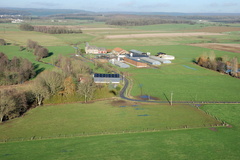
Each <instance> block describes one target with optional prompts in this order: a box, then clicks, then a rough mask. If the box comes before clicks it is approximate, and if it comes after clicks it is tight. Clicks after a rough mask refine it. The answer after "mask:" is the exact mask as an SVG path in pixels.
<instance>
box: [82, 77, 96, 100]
mask: <svg viewBox="0 0 240 160" xmlns="http://www.w3.org/2000/svg"><path fill="white" fill-rule="evenodd" d="M94 91H95V84H94V82H93V80H92V79H91V78H89V79H88V80H87V81H85V82H84V83H80V84H79V85H78V93H79V94H80V95H82V96H83V97H84V102H85V103H86V102H87V101H89V100H91V99H92V98H93V93H94Z"/></svg>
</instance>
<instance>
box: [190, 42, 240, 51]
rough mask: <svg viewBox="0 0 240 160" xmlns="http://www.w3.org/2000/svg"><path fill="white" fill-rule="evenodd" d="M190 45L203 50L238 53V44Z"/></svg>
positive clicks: (239, 48)
mask: <svg viewBox="0 0 240 160" xmlns="http://www.w3.org/2000/svg"><path fill="white" fill-rule="evenodd" d="M190 45H191V46H197V47H203V48H210V49H216V50H221V51H228V52H234V53H240V44H224V43H202V44H190Z"/></svg>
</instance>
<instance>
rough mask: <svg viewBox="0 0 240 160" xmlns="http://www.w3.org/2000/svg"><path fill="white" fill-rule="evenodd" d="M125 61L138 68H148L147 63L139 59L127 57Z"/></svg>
mask: <svg viewBox="0 0 240 160" xmlns="http://www.w3.org/2000/svg"><path fill="white" fill-rule="evenodd" d="M124 61H125V62H127V63H130V64H132V65H134V66H136V67H139V68H140V67H148V65H147V64H146V63H143V62H141V61H139V60H138V59H137V58H133V57H125V58H124Z"/></svg>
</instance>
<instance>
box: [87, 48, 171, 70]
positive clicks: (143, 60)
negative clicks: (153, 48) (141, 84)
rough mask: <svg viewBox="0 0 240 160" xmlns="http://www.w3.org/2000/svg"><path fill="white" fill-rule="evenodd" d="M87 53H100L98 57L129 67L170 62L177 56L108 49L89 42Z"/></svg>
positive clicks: (122, 66)
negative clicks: (91, 44)
mask: <svg viewBox="0 0 240 160" xmlns="http://www.w3.org/2000/svg"><path fill="white" fill-rule="evenodd" d="M85 52H86V54H95V55H98V58H105V59H107V60H108V61H109V62H110V63H112V64H114V65H116V66H118V67H121V68H129V67H130V65H132V66H135V67H138V68H140V67H149V66H151V65H154V66H159V65H161V64H169V63H171V60H174V59H175V57H174V56H171V55H167V54H166V53H162V52H159V53H157V55H156V56H151V53H149V52H147V53H144V52H141V51H138V50H134V49H132V50H130V51H127V50H124V49H122V48H118V47H117V48H114V49H113V50H107V49H105V48H100V47H96V46H90V45H89V44H88V43H87V44H86V47H85Z"/></svg>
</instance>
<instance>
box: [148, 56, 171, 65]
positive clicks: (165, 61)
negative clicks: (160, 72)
mask: <svg viewBox="0 0 240 160" xmlns="http://www.w3.org/2000/svg"><path fill="white" fill-rule="evenodd" d="M149 58H151V59H154V60H156V61H159V62H161V63H164V64H169V63H172V62H171V61H170V60H167V59H163V58H159V57H156V56H150V57H149Z"/></svg>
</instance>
